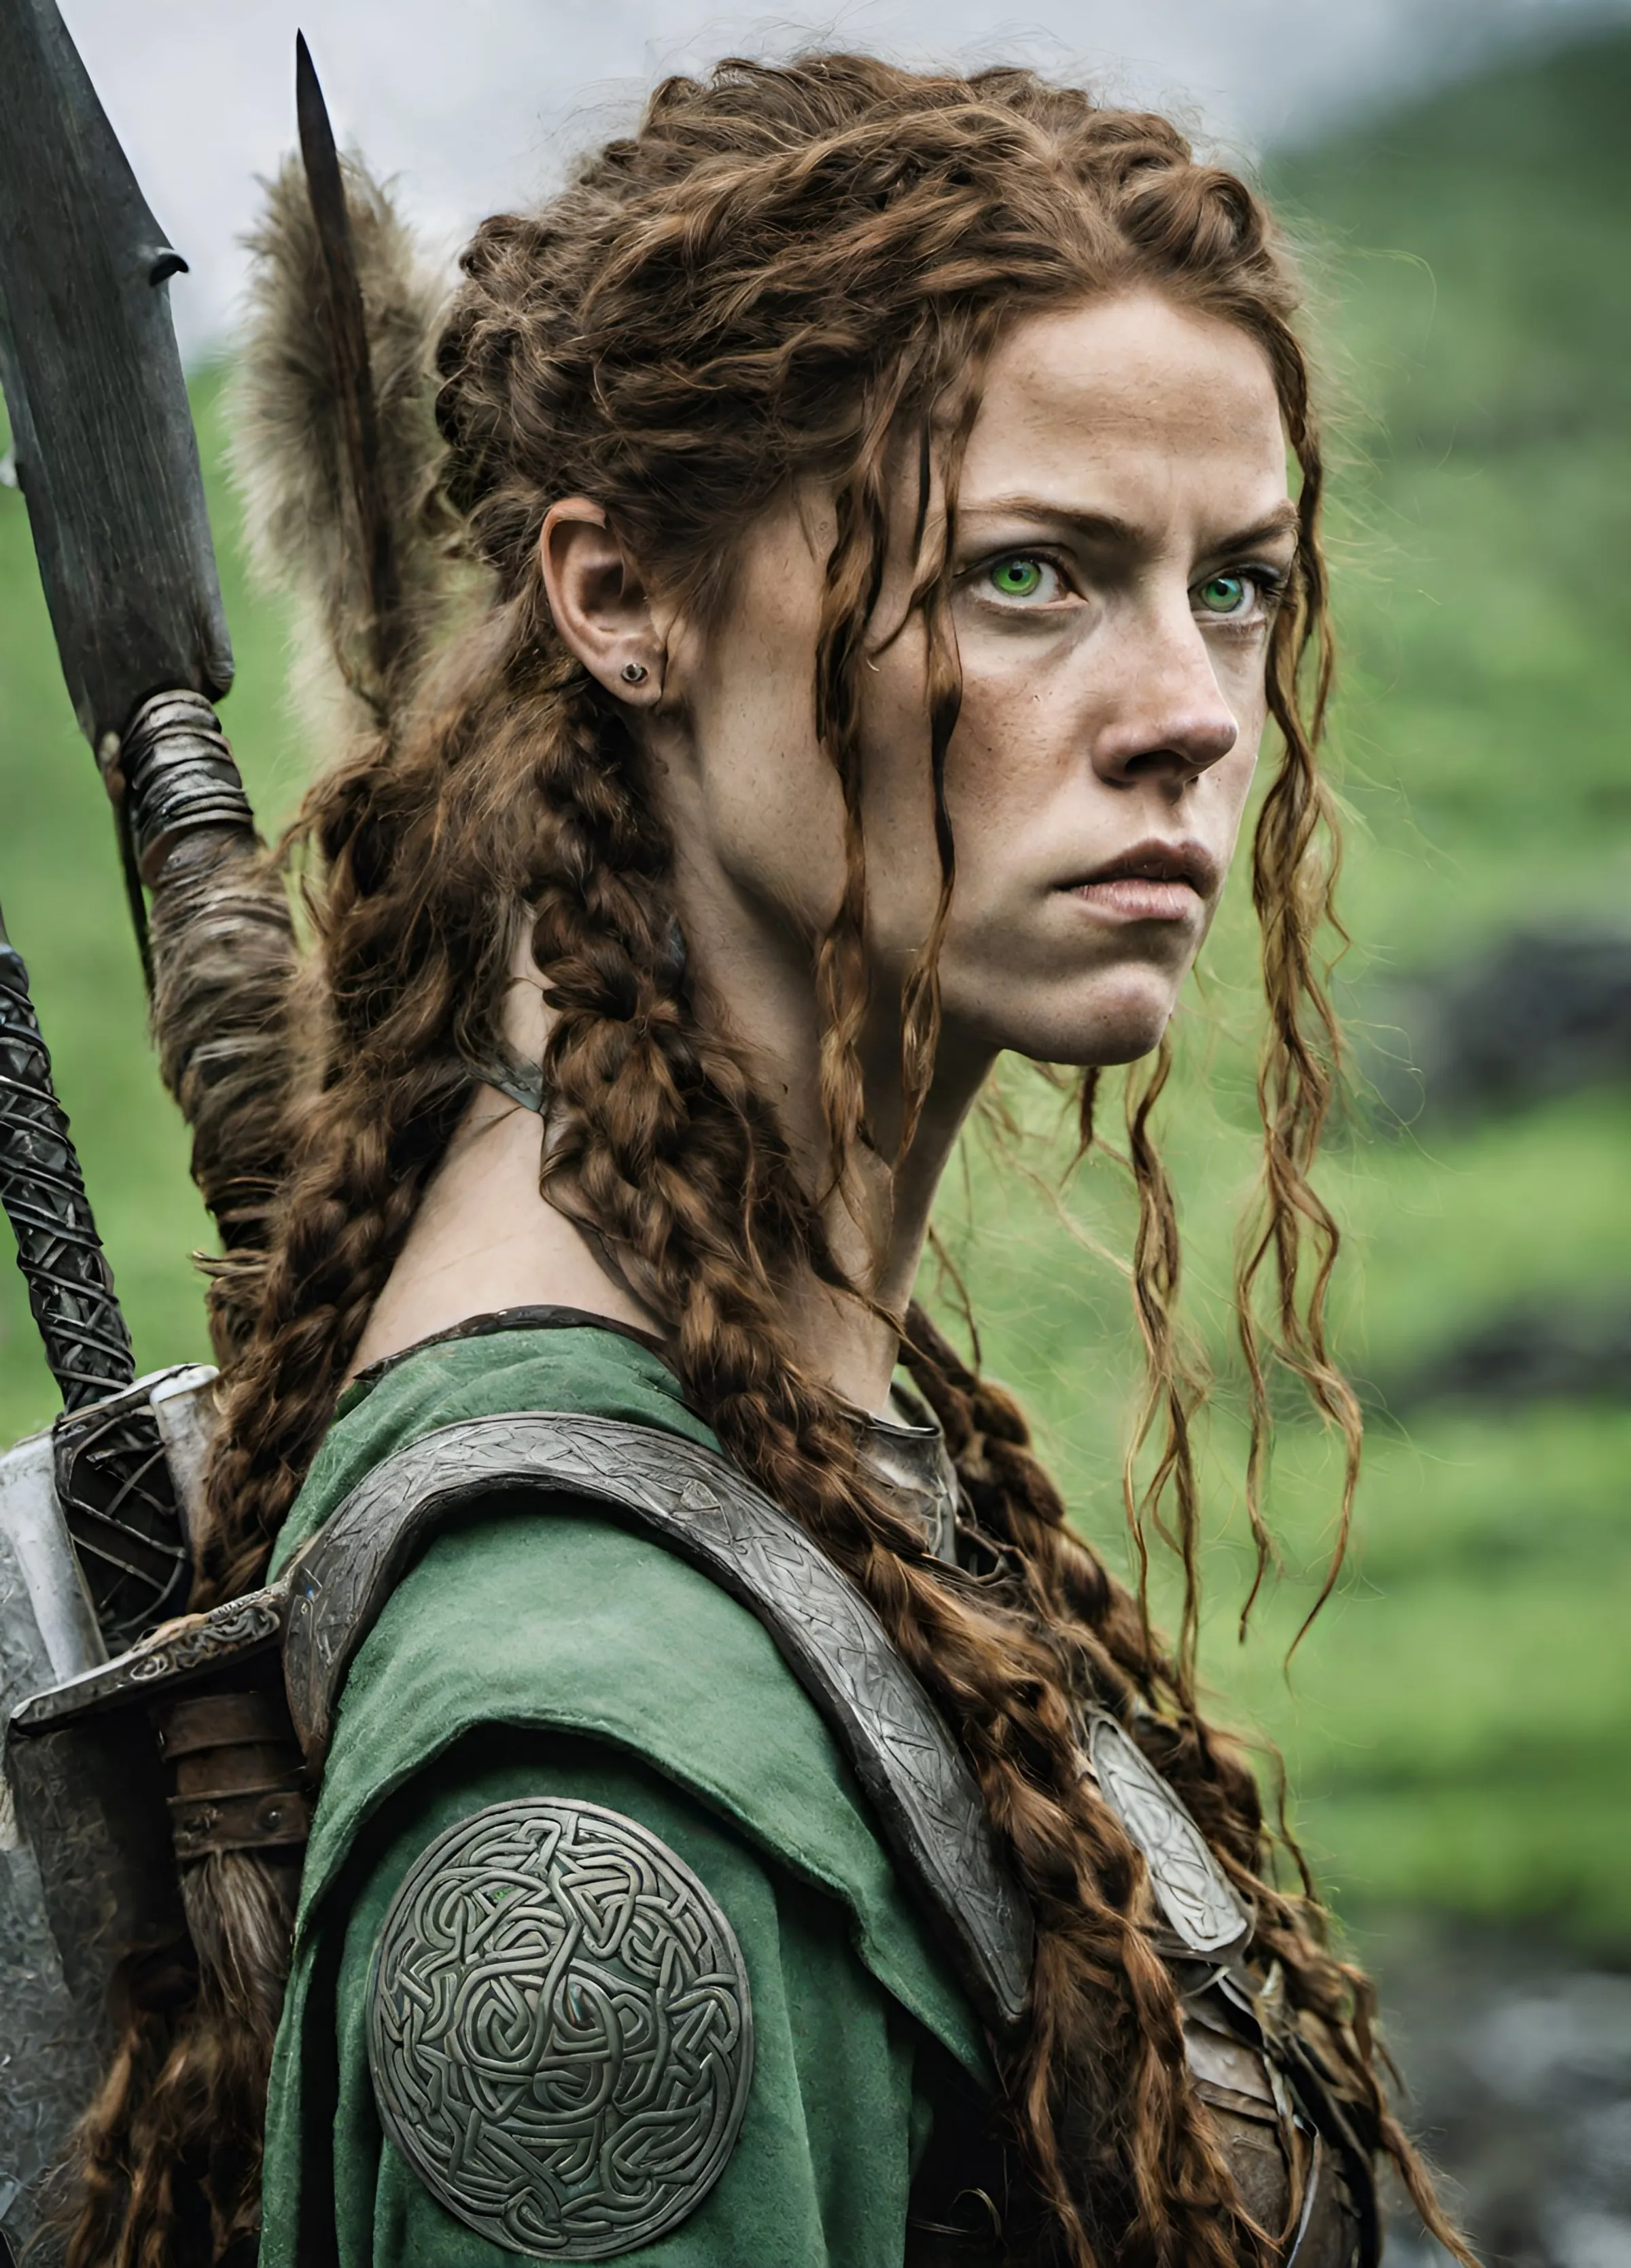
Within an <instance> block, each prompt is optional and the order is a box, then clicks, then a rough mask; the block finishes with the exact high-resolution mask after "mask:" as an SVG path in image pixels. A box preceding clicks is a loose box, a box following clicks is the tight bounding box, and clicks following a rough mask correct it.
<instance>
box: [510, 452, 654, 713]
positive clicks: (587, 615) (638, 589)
mask: <svg viewBox="0 0 1631 2268" xmlns="http://www.w3.org/2000/svg"><path fill="white" fill-rule="evenodd" d="M538 553H539V563H540V566H541V567H542V572H543V587H544V590H545V592H546V593H548V596H549V600H550V614H551V615H552V616H553V617H554V621H555V627H556V629H557V630H558V631H559V632H560V635H561V637H562V638H563V639H564V640H565V644H567V646H568V647H570V649H571V651H572V652H573V653H575V654H576V655H577V657H578V659H579V661H580V662H581V663H582V664H583V666H584V667H585V668H586V669H587V671H588V672H589V674H590V675H591V676H592V677H594V678H596V679H598V681H600V683H601V685H603V686H604V687H605V688H606V690H607V691H608V692H609V693H613V694H616V696H617V698H618V700H619V701H624V702H627V703H630V705H631V706H632V707H638V708H646V707H649V706H651V704H652V703H653V702H655V701H656V700H657V699H658V697H659V696H660V695H661V691H662V674H663V673H662V663H663V652H662V640H661V637H660V635H659V632H658V630H657V625H656V623H655V622H653V618H652V608H651V602H650V598H649V595H648V593H647V592H646V585H645V583H644V581H643V580H642V578H641V576H640V571H639V569H638V566H637V565H636V563H635V562H634V561H633V560H632V559H631V557H630V556H629V555H628V553H627V552H626V551H625V550H624V548H623V545H622V544H621V543H620V542H619V541H617V538H616V535H615V534H613V533H612V531H611V529H610V527H609V526H608V525H607V519H606V514H605V512H603V511H602V510H601V506H600V505H599V504H591V503H590V502H589V500H588V498H587V497H566V498H565V500H564V501H563V502H562V503H560V504H551V505H550V510H549V512H548V514H547V515H546V517H545V519H544V523H543V527H542V532H541V534H540V535H539V538H538Z"/></svg>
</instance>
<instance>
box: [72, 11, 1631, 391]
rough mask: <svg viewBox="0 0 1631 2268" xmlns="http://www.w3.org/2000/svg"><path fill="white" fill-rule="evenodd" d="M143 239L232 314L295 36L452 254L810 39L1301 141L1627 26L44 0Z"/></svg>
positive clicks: (369, 150)
mask: <svg viewBox="0 0 1631 2268" xmlns="http://www.w3.org/2000/svg"><path fill="white" fill-rule="evenodd" d="M61 4H62V6H63V14H64V16H65V17H66V18H67V20H68V24H69V27H70V30H71V31H72V33H73V34H74V36H75V38H76V40H77V41H78V44H79V48H80V52H81V53H82V54H83V55H84V56H85V62H86V63H87V64H88V66H89V68H90V70H91V74H92V77H93V78H94V79H95V81H96V83H97V85H98V87H99V89H100V92H101V95H102V99H103V101H104V102H105V104H106V105H107V110H108V113H109V114H110V116H111V117H112V119H113V122H114V127H115V129H117V131H118V133H119V135H120V136H121V138H122V141H123V143H124V144H125V148H126V150H127V151H129V156H130V158H131V162H132V163H133V165H134V166H135V167H136V171H137V177H138V179H139V180H141V182H142V185H143V188H144V190H145V191H146V193H147V198H148V202H149V203H150V204H151V206H152V209H153V210H154V212H155V213H156V214H157V216H158V217H159V222H160V224H161V225H163V226H164V227H165V228H166V230H167V231H168V232H170V235H171V239H172V241H173V243H174V244H175V245H176V246H177V247H178V248H179V249H180V250H181V252H182V253H183V254H185V255H186V256H187V258H188V261H190V262H191V265H192V271H193V272H192V274H191V276H184V277H178V278H177V279H176V282H175V283H174V284H173V285H172V287H171V298H172V305H173V307H174V309H175V315H176V324H177V328H178V330H179V331H180V332H181V338H182V342H183V346H184V347H185V348H186V349H188V350H190V351H196V350H197V349H198V348H199V347H200V346H202V345H203V344H204V343H206V342H210V341H211V340H214V339H216V338H218V337H219V336H220V335H222V334H223V332H224V331H225V330H226V329H227V328H228V327H229V326H230V324H231V321H232V310H233V307H234V304H235V300H236V296H237V293H238V291H239V288H240V282H241V277H242V269H243V261H242V254H241V253H240V250H239V248H238V244H237V239H238V237H239V236H240V234H241V232H242V231H243V230H244V228H245V227H246V226H247V224H248V222H249V219H250V217H251V214H252V212H253V210H254V207H255V175H256V174H257V173H266V172H267V171H268V170H269V169H270V168H271V167H272V166H274V165H275V164H276V163H277V158H278V157H279V155H280V153H281V152H282V151H284V149H285V148H287V147H288V146H289V145H290V144H292V141H293V139H294V124H293V118H294V91H293V48H294V34H295V31H296V28H297V26H298V27H299V28H300V29H302V30H304V32H305V33H306V38H307V40H309V41H310V43H311V47H312V50H313V54H314V57H315V60H316V63H317V68H318V71H319V74H320V76H321V78H322V81H323V86H324V91H325V92H326V94H327V96H328V104H329V107H330V109H331V110H332V112H333V114H334V117H335V121H336V126H337V127H338V129H339V132H340V136H341V139H342V141H352V142H355V143H356V144H358V146H359V147H360V148H361V149H362V150H363V151H364V152H365V154H366V156H367V157H368V158H369V160H370V162H371V163H372V165H373V166H374V168H375V169H376V171H381V172H384V173H391V174H395V176H396V177H397V178H398V181H399V186H400V191H401V194H402V200H403V203H404V204H405V206H406V208H407V210H409V211H410V213H411V214H412V215H413V216H414V217H415V218H416V219H417V221H418V223H419V224H420V225H421V226H422V227H423V228H424V231H425V232H426V233H427V235H428V236H429V237H430V239H432V242H433V243H435V244H436V245H438V246H439V247H444V248H446V250H448V251H449V252H451V250H452V249H453V248H454V246H455V245H456V243H457V241H458V240H459V239H460V238H461V236H462V235H463V234H464V233H465V232H466V231H468V229H469V227H470V226H471V225H472V224H473V223H474V222H475V221H476V219H477V218H479V217H480V216H481V215H482V214H483V213H484V212H490V211H493V210H498V209H500V208H502V207H504V206H506V205H512V204H514V203H517V202H520V201H525V200H527V199H529V198H532V197H535V195H537V194H538V193H539V192H540V191H541V190H542V189H544V188H548V187H549V185H550V183H551V181H552V180H553V179H554V178H555V176H556V174H557V173H558V171H559V168H560V166H561V163H562V159H563V157H564V155H565V153H566V152H568V151H571V150H572V148H574V147H575V146H577V145H579V144H582V143H585V142H587V141H589V140H592V139H598V138H600V137H601V135H602V134H603V133H604V132H606V131H609V130H611V129H613V128H615V127H616V125H618V124H619V123H621V122H623V121H624V119H625V118H626V117H627V116H628V115H629V114H630V113H631V111H632V110H633V108H634V107H635V105H636V103H637V102H638V97H639V95H640V92H641V91H642V90H643V89H644V88H645V87H646V85H648V84H649V83H650V81H651V80H652V79H653V77H657V76H658V75H660V74H661V72H663V71H666V70H675V69H695V68H697V67H699V66H702V65H704V64H705V63H708V62H709V61H710V60H712V58H714V57H716V56H718V55H723V54H727V53H731V52H738V53H741V52H748V53H751V54H756V55H763V54H785V53H786V52H787V51H788V50H789V49H791V48H794V47H798V46H801V45H808V44H809V43H810V42H811V41H812V40H820V41H823V42H827V43H842V44H844V45H847V46H857V47H865V48H873V49H875V50H878V51H881V52H883V53H886V54H889V55H894V56H897V57H898V58H900V59H901V60H903V61H916V60H924V61H927V60H935V61H946V60H969V59H973V58H984V57H995V56H998V55H1003V56H1007V55H1015V54H1019V55H1023V56H1025V57H1027V58H1028V59H1030V60H1033V61H1037V62H1040V63H1044V64H1045V65H1048V66H1050V67H1052V68H1055V69H1069V70H1072V71H1073V72H1076V71H1085V72H1087V73H1088V74H1089V75H1090V77H1091V79H1092V81H1093V83H1095V84H1103V85H1106V86H1107V87H1108V88H1110V89H1111V90H1113V91H1114V92H1117V93H1118V94H1133V95H1138V96H1141V97H1145V98H1152V99H1156V100H1160V101H1165V102H1177V103H1178V104H1180V105H1181V106H1183V107H1184V108H1185V113H1186V114H1188V115H1190V116H1191V117H1192V118H1194V119H1196V120H1197V121H1198V122H1203V123H1204V125H1205V127H1206V128H1207V129H1208V130H1209V131H1210V132H1211V133H1213V134H1214V135H1216V136H1220V137H1221V138H1222V139H1224V140H1225V141H1227V142H1232V143H1234V144H1238V145H1241V146H1244V147H1260V146H1263V145H1266V144H1273V143H1276V142H1280V143H1283V142H1286V141H1288V140H1297V139H1302V138H1303V137H1305V136H1306V135H1307V134H1308V133H1310V131H1313V130H1315V129H1317V126H1318V125H1319V124H1321V123H1323V122H1325V121H1327V120H1329V119H1330V118H1332V116H1333V115H1337V114H1341V113H1342V112H1344V111H1348V110H1353V109H1354V108H1357V107H1364V106H1365V105H1367V104H1369V103H1371V102H1374V101H1376V100H1377V99H1384V98H1385V97H1386V96H1387V95H1389V94H1390V93H1391V92H1392V91H1393V90H1395V89H1396V88H1399V87H1402V86H1406V85H1413V84H1420V83H1422V82H1423V81H1426V80H1438V79H1443V78H1444V77H1453V76H1455V75H1457V74H1458V72H1459V71H1460V70H1464V69H1465V68H1466V66H1467V65H1468V64H1469V63H1471V62H1472V61H1474V60H1476V59H1477V58H1478V57H1480V55H1483V54H1485V53H1486V52H1487V51H1488V49H1489V48H1491V47H1492V46H1502V45H1506V44H1508V43H1509V42H1511V41H1513V40H1520V41H1521V40H1526V39H1531V38H1541V39H1549V38H1552V37H1555V36H1556V35H1557V33H1559V32H1561V31H1564V30H1566V29H1568V28H1569V27H1571V26H1572V25H1573V24H1574V23H1576V22H1583V21H1585V20H1590V19H1591V18H1605V17H1615V18H1627V17H1631V0H1296V4H1291V5H1288V4H1287V0H1022V12H1015V11H1013V10H1012V9H1010V8H1009V7H1007V6H1005V5H1004V4H1003V0H847V4H839V0H835V4H834V5H833V7H832V10H831V12H830V13H822V12H818V11H816V9H815V8H814V7H813V6H808V7H807V6H804V5H801V4H798V0H795V4H794V5H793V6H792V7H788V8H785V9H783V10H781V11H778V12H776V13H774V14H770V13H766V12H764V11H763V10H758V9H746V8H733V7H729V6H726V7H720V8H711V7H710V6H709V4H708V0H61Z"/></svg>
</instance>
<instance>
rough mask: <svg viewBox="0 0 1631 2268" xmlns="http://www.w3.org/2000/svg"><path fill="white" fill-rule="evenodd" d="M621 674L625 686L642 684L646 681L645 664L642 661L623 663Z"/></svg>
mask: <svg viewBox="0 0 1631 2268" xmlns="http://www.w3.org/2000/svg"><path fill="white" fill-rule="evenodd" d="M622 674H623V681H624V684H625V685H640V684H643V683H644V682H645V679H646V664H645V663H644V662H643V661H625V662H624V665H623V673H622Z"/></svg>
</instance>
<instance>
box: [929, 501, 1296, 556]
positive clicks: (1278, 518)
mask: <svg viewBox="0 0 1631 2268" xmlns="http://www.w3.org/2000/svg"><path fill="white" fill-rule="evenodd" d="M962 509H963V511H964V512H966V513H967V515H968V517H969V518H970V519H973V518H977V517H978V518H981V519H985V518H987V517H994V516H995V515H997V514H999V513H1001V512H1013V513H1015V515H1016V516H1017V517H1019V518H1021V519H1052V520H1063V521H1066V522H1067V523H1068V524H1069V526H1070V527H1074V528H1076V529H1077V530H1079V531H1080V533H1081V534H1083V535H1085V536H1087V537H1088V538H1089V541H1092V542H1095V543H1106V544H1118V545H1120V546H1122V547H1123V548H1124V549H1134V548H1136V546H1137V545H1138V544H1139V543H1140V541H1142V537H1141V535H1140V531H1139V529H1138V528H1136V527H1134V526H1133V523H1132V521H1131V520H1126V519H1121V518H1120V517H1119V516H1118V514H1117V513H1115V512H1095V511H1091V510H1089V509H1087V508H1086V507H1084V506H1073V505H1070V504H1052V503H1050V502H1049V501H1048V500H1047V499H1046V498H1045V497H1033V496H999V497H985V498H982V499H981V501H980V502H979V503H978V504H967V505H964V506H963V508H962ZM1299 527H1300V522H1299V520H1298V518H1297V508H1296V505H1295V504H1294V503H1293V502H1292V501H1291V499H1290V497H1287V499H1286V501H1285V503H1284V504H1278V505H1276V506H1275V508H1274V510H1273V512H1270V513H1269V514H1268V515H1267V517H1266V519H1260V520H1258V522H1257V524H1256V525H1255V526H1254V527H1243V528H1241V529H1239V530H1238V531H1237V532H1236V534H1232V535H1226V536H1224V537H1222V538H1221V541H1218V542H1216V543H1211V544H1208V545H1207V551H1208V552H1209V553H1213V554H1222V553H1224V552H1234V551H1249V550H1251V549H1252V548H1253V546H1254V545H1257V544H1261V543H1271V542H1273V541H1274V540H1275V538H1276V537H1278V536H1282V535H1295V534H1297V533H1298V532H1299Z"/></svg>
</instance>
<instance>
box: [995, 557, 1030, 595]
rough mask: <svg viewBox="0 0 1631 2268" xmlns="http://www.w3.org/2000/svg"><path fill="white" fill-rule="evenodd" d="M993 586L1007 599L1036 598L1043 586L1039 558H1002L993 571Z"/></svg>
mask: <svg viewBox="0 0 1631 2268" xmlns="http://www.w3.org/2000/svg"><path fill="white" fill-rule="evenodd" d="M991 580H992V587H993V590H996V591H999V592H1000V593H1001V595H1002V596H1003V597H1004V598H1005V599H1034V598H1035V597H1036V595H1037V592H1038V591H1039V590H1040V589H1041V588H1042V562H1041V561H1040V560H1039V559H1023V558H1021V559H1000V560H999V561H998V562H997V564H996V565H995V566H994V567H993V569H992V571H991Z"/></svg>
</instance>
